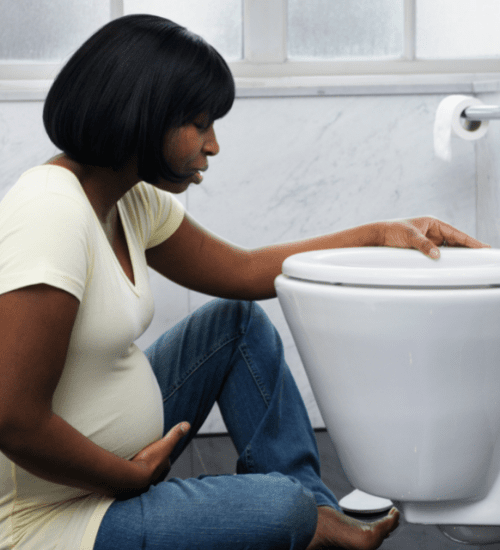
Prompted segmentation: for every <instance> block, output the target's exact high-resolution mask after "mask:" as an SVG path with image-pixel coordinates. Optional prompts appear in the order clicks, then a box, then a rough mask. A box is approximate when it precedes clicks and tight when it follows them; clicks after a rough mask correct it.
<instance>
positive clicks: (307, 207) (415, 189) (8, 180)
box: [0, 94, 500, 432]
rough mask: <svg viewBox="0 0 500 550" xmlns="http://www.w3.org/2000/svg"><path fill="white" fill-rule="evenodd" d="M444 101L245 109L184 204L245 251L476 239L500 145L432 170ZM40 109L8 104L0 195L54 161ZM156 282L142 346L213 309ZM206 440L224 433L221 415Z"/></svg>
mask: <svg viewBox="0 0 500 550" xmlns="http://www.w3.org/2000/svg"><path fill="white" fill-rule="evenodd" d="M493 95H494V94H493ZM442 97H444V96H441V95H399V96H398V95H384V96H356V97H354V96H353V97H349V96H343V97H288V98H265V99H264V98H241V99H238V100H237V101H236V102H235V106H234V107H233V110H232V111H231V112H230V113H229V115H227V116H226V117H225V118H224V119H222V120H220V121H217V122H216V126H215V129H216V132H217V135H218V138H219V143H220V146H221V152H220V154H219V155H218V156H217V157H215V158H214V159H211V162H210V170H209V171H208V172H207V173H206V174H205V180H204V182H203V184H202V185H201V186H199V187H195V188H193V189H190V190H189V191H188V192H187V193H186V194H185V196H184V197H183V199H184V200H185V204H186V205H187V208H188V209H189V211H190V213H191V214H192V215H193V216H194V217H195V218H197V220H198V221H199V222H201V223H202V224H204V225H206V226H207V227H208V228H209V229H210V230H211V231H213V232H215V233H217V234H219V235H220V236H222V237H224V238H226V239H228V240H230V241H232V242H236V243H238V244H240V245H243V246H249V247H254V246H261V245H266V244H271V243H276V242H282V241H287V240H292V239H299V238H304V237H309V236H313V235H318V234H322V233H326V232H331V231H335V230H339V229H343V228H346V227H350V226H353V225H358V224H362V223H367V222H370V221H375V220H381V219H389V218H397V217H408V216H418V215H424V214H432V215H434V216H437V217H439V218H441V219H443V220H445V221H447V222H449V223H451V224H453V225H456V226H457V227H458V228H460V229H462V230H463V231H466V232H468V233H470V234H471V235H475V234H476V153H475V148H476V149H478V153H477V158H478V159H483V160H482V161H481V162H482V163H483V164H485V165H486V166H487V169H486V168H485V169H478V171H477V174H478V177H479V178H480V179H482V180H487V179H488V178H489V181H490V194H491V193H494V190H495V189H496V187H495V185H494V184H495V183H496V181H498V177H497V174H498V172H499V170H500V165H499V162H500V161H499V160H498V158H499V157H498V156H495V154H494V149H495V143H496V144H498V145H500V135H498V137H497V134H495V135H493V136H488V138H489V141H488V142H486V141H485V142H484V144H481V145H479V144H478V143H476V144H475V145H474V144H472V143H470V142H465V141H458V140H455V142H454V143H453V157H454V158H453V162H451V163H446V162H444V161H441V160H438V159H436V158H435V157H434V152H433V142H432V128H433V122H434V116H435V112H436V108H437V106H438V104H439V102H440V100H441V99H442ZM495 99H496V100H497V101H500V99H499V98H498V97H496V98H495ZM41 110H42V104H41V103H40V102H18V103H16V102H0V163H1V165H2V167H3V170H2V172H1V173H0V194H2V195H3V193H4V192H5V190H6V189H8V188H9V187H10V186H11V185H12V184H13V183H14V181H15V180H16V178H17V177H18V176H19V175H20V174H21V173H22V172H23V171H24V170H26V169H28V168H30V167H31V166H33V165H35V164H38V163H40V162H43V161H44V160H46V159H47V158H49V157H50V156H52V155H53V154H54V152H55V149H54V147H53V146H52V145H51V144H50V142H49V140H48V138H46V136H45V134H44V132H43V125H42V122H41ZM495 132H496V131H495ZM498 132H500V123H499V129H498ZM481 147H483V149H484V150H483V149H481ZM484 159H489V160H488V162H486V161H485V160H484ZM491 159H494V160H491ZM486 202H487V204H488V207H489V210H488V212H487V214H488V216H489V217H490V218H491V219H495V218H494V212H496V211H497V206H496V204H497V203H495V204H492V203H491V201H486ZM498 206H500V205H498ZM485 212H486V210H485ZM488 223H489V225H488V227H490V229H488V231H490V233H488V234H491V232H492V231H496V233H495V234H496V235H498V234H499V231H497V229H496V226H495V225H494V223H493V222H488ZM492 223H493V225H492ZM491 227H493V229H491ZM485 231H486V230H483V233H484V232H485ZM160 279H161V277H159V276H157V275H156V274H153V276H152V284H153V287H154V292H155V296H156V302H157V310H156V315H155V319H154V321H153V324H152V326H151V327H150V329H149V330H148V332H147V333H146V334H145V335H144V336H143V337H142V338H141V339H140V341H139V344H140V345H141V346H143V347H144V346H146V345H147V344H148V343H149V342H151V341H152V340H153V339H154V338H155V337H156V336H158V335H159V334H161V332H162V331H163V330H164V329H166V328H167V327H169V326H171V325H172V324H173V323H175V322H176V321H178V320H179V319H181V318H182V317H183V316H184V315H186V314H187V313H188V312H190V311H192V310H194V309H195V308H196V307H198V306H199V305H201V304H202V303H204V302H205V301H206V300H207V299H209V298H208V297H206V296H203V295H200V294H197V293H194V292H188V291H186V290H185V289H181V288H179V287H176V286H175V285H173V284H172V283H170V282H168V281H162V280H160ZM262 305H263V307H264V308H265V310H266V311H267V312H268V314H269V316H270V317H271V319H272V320H273V322H274V323H275V324H276V326H277V328H278V330H279V331H280V333H281V334H282V337H283V339H284V344H285V350H286V357H287V361H288V363H289V365H290V368H291V369H292V372H293V373H294V375H295V378H296V380H297V383H298V386H299V389H300V390H301V393H302V395H303V398H304V400H305V402H306V406H307V408H308V411H309V414H310V417H311V420H312V423H313V425H314V426H315V427H322V426H323V425H324V424H323V420H322V418H321V415H320V413H319V411H318V409H317V406H316V403H315V401H314V397H313V395H312V393H311V389H310V387H309V384H308V382H307V378H306V375H305V373H304V370H303V367H302V365H301V363H300V360H299V358H298V354H297V352H296V349H295V346H294V344H293V341H292V338H291V335H290V333H289V331H288V328H287V326H286V323H285V321H284V318H283V316H282V314H281V310H280V307H279V304H278V302H277V300H270V301H266V302H262ZM202 431H203V432H225V431H226V428H225V426H224V423H223V421H222V419H221V417H220V415H219V413H218V410H217V408H215V409H214V411H213V413H212V414H211V415H210V416H209V418H208V419H207V421H206V423H205V425H204V426H203V428H202Z"/></svg>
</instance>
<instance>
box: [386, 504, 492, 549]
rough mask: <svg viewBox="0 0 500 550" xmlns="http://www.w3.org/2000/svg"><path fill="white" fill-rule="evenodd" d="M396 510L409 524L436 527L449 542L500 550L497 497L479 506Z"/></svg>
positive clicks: (408, 506) (401, 507) (424, 506)
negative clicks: (485, 546) (486, 546)
mask: <svg viewBox="0 0 500 550" xmlns="http://www.w3.org/2000/svg"><path fill="white" fill-rule="evenodd" d="M394 504H395V506H396V507H397V508H398V509H399V510H400V511H401V512H402V514H403V515H404V517H405V519H406V521H408V522H409V523H419V524H426V525H429V524H433V525H435V526H436V527H437V529H439V531H440V532H441V533H442V534H443V535H444V536H445V537H446V538H448V539H451V540H453V541H454V542H460V543H462V544H471V545H473V544H476V545H491V544H494V546H488V549H487V550H500V506H499V504H498V503H497V502H496V498H494V495H489V496H488V497H487V498H485V499H483V500H481V501H477V502H462V503H460V502H439V503H438V502H404V501H398V502H395V503H394Z"/></svg>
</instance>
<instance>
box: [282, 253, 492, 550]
mask: <svg viewBox="0 0 500 550" xmlns="http://www.w3.org/2000/svg"><path fill="white" fill-rule="evenodd" d="M275 286H276V290H277V294H278V298H279V301H280V304H281V307H282V309H283V312H284V315H285V318H286V321H287V323H288V325H289V327H290V330H291V333H292V336H293V338H294V340H295V343H296V346H297V349H298V351H299V354H300V356H301V359H302V362H303V364H304V367H305V370H306V373H307V376H308V378H309V381H310V384H311V388H312V390H313V393H314V396H315V398H316V402H317V404H318V407H319V409H320V412H321V414H322V417H323V419H324V422H325V425H326V428H327V430H328V433H329V435H330V438H331V439H332V442H333V444H334V445H335V447H336V450H337V452H338V455H339V458H340V461H341V463H342V467H343V469H344V472H345V474H346V476H347V478H348V480H349V481H350V483H351V484H352V485H353V486H354V487H355V488H357V489H359V490H361V491H364V492H366V493H368V494H371V495H375V496H379V497H383V498H387V499H390V500H392V501H393V502H394V503H395V505H396V506H397V507H398V508H399V510H400V511H401V512H402V513H403V514H404V516H405V518H406V520H407V521H408V522H410V523H421V524H434V525H436V526H437V527H438V528H439V530H440V531H441V532H442V533H443V534H444V535H445V536H447V537H448V538H451V539H452V540H455V541H458V542H463V543H467V544H492V543H498V542H500V250H498V249H475V250H473V249H465V248H442V249H441V258H440V259H439V260H431V259H429V258H428V257H426V256H424V255H423V254H422V253H421V252H419V251H416V250H403V249H395V248H385V247H380V248H371V247H366V248H344V249H335V250H320V251H313V252H305V253H301V254H297V255H294V256H291V257H289V258H287V260H286V261H285V262H284V264H283V272H282V274H281V275H280V276H278V277H277V279H276V281H275ZM499 548H500V546H499Z"/></svg>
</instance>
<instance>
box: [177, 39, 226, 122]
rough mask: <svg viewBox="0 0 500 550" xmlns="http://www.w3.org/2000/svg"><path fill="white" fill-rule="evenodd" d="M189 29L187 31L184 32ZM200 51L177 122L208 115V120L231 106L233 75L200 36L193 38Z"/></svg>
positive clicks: (223, 112)
mask: <svg viewBox="0 0 500 550" xmlns="http://www.w3.org/2000/svg"><path fill="white" fill-rule="evenodd" d="M188 32H189V31H188ZM196 39H197V40H196V42H197V46H198V47H200V46H201V48H200V50H201V51H200V54H199V55H197V56H196V57H197V59H196V65H199V66H198V67H197V68H196V69H197V70H196V72H198V74H200V78H199V79H198V81H197V84H196V86H193V87H192V88H191V89H190V90H189V91H188V90H185V92H186V94H187V101H186V97H185V98H184V100H185V106H184V109H183V113H182V118H181V119H180V125H183V124H187V123H189V122H192V121H193V119H194V118H196V117H197V116H198V115H201V114H206V115H208V118H209V121H210V123H212V122H213V121H214V120H217V119H219V118H222V117H223V116H225V115H226V114H227V113H228V112H229V111H230V109H231V107H232V106H233V103H234V98H235V85H234V79H233V75H232V74H231V71H230V69H229V67H228V66H227V64H226V62H225V61H224V59H223V58H222V57H221V55H220V54H219V53H218V52H217V51H216V50H215V49H214V48H213V47H212V46H211V45H210V44H208V43H207V42H205V41H204V40H203V39H202V38H201V37H198V36H197V37H196Z"/></svg>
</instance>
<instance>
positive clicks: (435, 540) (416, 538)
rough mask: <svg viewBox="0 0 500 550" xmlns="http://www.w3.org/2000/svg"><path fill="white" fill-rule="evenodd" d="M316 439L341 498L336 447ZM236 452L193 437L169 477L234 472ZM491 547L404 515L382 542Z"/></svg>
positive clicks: (475, 549) (428, 548)
mask: <svg viewBox="0 0 500 550" xmlns="http://www.w3.org/2000/svg"><path fill="white" fill-rule="evenodd" d="M316 438H317V440H318V447H319V451H320V455H321V471H322V478H323V481H324V482H325V483H326V485H328V487H329V488H330V489H331V490H332V491H333V492H334V493H335V495H336V496H337V498H338V499H339V500H340V499H341V498H342V497H343V496H345V495H346V494H348V493H349V492H351V491H352V489H353V487H352V486H351V485H350V484H349V482H348V481H347V479H346V477H345V475H344V473H343V471H342V467H341V465H340V462H339V460H338V457H337V454H336V452H335V448H334V447H333V445H332V443H331V441H330V438H329V437H328V434H327V433H326V431H323V430H321V431H317V432H316ZM236 459H237V454H236V450H235V448H234V446H233V444H232V441H231V439H230V437H229V436H227V435H221V436H199V437H196V438H195V439H194V440H193V441H192V442H191V443H190V445H189V446H188V448H187V449H186V450H185V451H184V453H183V454H182V456H181V457H180V458H179V459H178V460H177V462H176V463H175V464H174V465H173V467H172V470H171V471H170V474H169V477H180V478H187V477H196V476H198V475H200V474H211V475H217V474H228V473H234V471H235V464H236ZM379 517H381V516H369V517H360V516H358V519H362V520H363V521H373V520H376V519H378V518H379ZM499 547H500V546H499ZM481 548H484V550H490V549H491V550H492V548H493V547H491V546H484V547H481V546H468V545H463V544H459V543H455V542H452V541H450V540H448V539H446V538H445V537H444V536H443V535H442V534H441V533H439V532H438V530H437V527H435V526H425V525H413V524H409V523H407V522H406V521H405V520H404V518H403V519H402V521H400V526H399V528H398V529H397V530H396V531H395V532H394V533H393V534H392V535H391V537H390V539H388V540H387V541H385V542H384V544H383V545H382V549H384V550H424V549H425V550H454V549H456V550H480V549H481Z"/></svg>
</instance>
